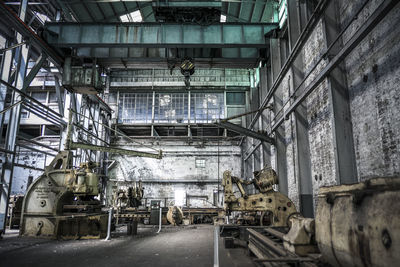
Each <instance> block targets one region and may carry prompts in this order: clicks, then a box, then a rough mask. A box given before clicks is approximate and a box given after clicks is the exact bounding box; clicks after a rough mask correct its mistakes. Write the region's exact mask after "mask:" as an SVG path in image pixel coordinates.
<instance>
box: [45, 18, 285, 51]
mask: <svg viewBox="0 0 400 267" xmlns="http://www.w3.org/2000/svg"><path fill="white" fill-rule="evenodd" d="M277 27H278V24H276V23H257V24H256V23H218V24H212V25H198V24H177V23H162V24H161V23H102V24H99V23H46V24H45V31H44V38H45V39H46V41H47V42H48V43H49V44H50V45H51V46H54V47H58V48H70V47H73V48H78V47H101V48H111V47H143V48H148V47H153V48H196V47H198V48H245V47H255V48H265V46H266V41H265V40H266V39H265V36H264V35H265V34H266V33H268V32H270V31H271V30H274V29H276V28H277Z"/></svg>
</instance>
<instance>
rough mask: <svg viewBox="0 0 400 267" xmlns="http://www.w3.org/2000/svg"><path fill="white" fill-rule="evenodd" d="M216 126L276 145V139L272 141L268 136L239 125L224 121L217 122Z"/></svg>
mask: <svg viewBox="0 0 400 267" xmlns="http://www.w3.org/2000/svg"><path fill="white" fill-rule="evenodd" d="M216 124H217V125H219V126H221V127H223V128H225V129H228V130H231V131H233V132H236V133H239V134H243V135H245V136H249V137H251V138H255V139H258V140H261V141H264V142H267V143H270V144H274V143H275V141H274V139H272V138H271V137H269V136H268V135H266V134H262V133H258V132H255V131H252V130H249V129H247V128H244V127H242V126H239V125H237V124H233V123H230V122H227V121H223V120H218V121H217V122H216Z"/></svg>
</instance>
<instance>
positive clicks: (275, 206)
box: [222, 167, 297, 226]
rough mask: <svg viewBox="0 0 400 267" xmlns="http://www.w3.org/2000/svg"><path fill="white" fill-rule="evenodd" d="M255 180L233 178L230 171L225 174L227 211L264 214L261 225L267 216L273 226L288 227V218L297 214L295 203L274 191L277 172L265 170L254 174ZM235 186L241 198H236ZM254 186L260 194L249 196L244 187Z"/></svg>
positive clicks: (223, 182)
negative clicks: (273, 186) (234, 185)
mask: <svg viewBox="0 0 400 267" xmlns="http://www.w3.org/2000/svg"><path fill="white" fill-rule="evenodd" d="M254 176H255V178H254V179H253V180H250V181H249V180H242V179H240V178H238V177H235V176H232V174H231V172H230V171H225V172H224V178H223V181H222V185H223V187H224V197H225V198H224V199H225V200H224V201H225V209H226V211H227V212H230V211H242V212H262V213H263V215H262V216H261V219H260V223H261V224H262V222H263V221H264V219H265V218H264V217H265V216H269V222H270V224H271V226H287V223H288V218H289V217H290V216H291V215H292V214H296V213H297V210H296V207H295V205H294V203H293V202H292V201H291V200H290V199H289V198H288V197H286V196H285V195H283V194H282V193H280V192H277V191H274V190H273V189H272V185H273V184H277V183H278V179H277V176H276V173H275V171H273V170H272V169H271V168H268V167H266V168H264V169H263V170H261V171H259V172H255V173H254ZM233 184H236V186H237V187H238V189H239V191H240V193H241V197H239V198H238V197H236V196H235V194H234V192H233ZM250 184H254V185H255V187H256V188H257V189H258V190H259V191H260V193H259V194H253V195H247V194H246V192H245V190H244V188H243V185H250Z"/></svg>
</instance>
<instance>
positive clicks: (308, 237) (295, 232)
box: [283, 215, 319, 256]
mask: <svg viewBox="0 0 400 267" xmlns="http://www.w3.org/2000/svg"><path fill="white" fill-rule="evenodd" d="M289 224H290V231H289V232H288V233H287V234H285V235H284V236H283V240H284V242H283V246H284V247H285V249H287V250H289V251H291V252H293V253H296V254H297V255H300V256H307V255H308V254H310V253H318V252H319V251H318V247H317V244H316V242H315V220H314V219H312V218H304V217H303V216H301V215H295V216H292V217H291V218H290V219H289Z"/></svg>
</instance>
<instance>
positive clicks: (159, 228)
mask: <svg viewBox="0 0 400 267" xmlns="http://www.w3.org/2000/svg"><path fill="white" fill-rule="evenodd" d="M161 217H162V208H160V222H159V225H158V231H157V234H159V233H160V231H161Z"/></svg>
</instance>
